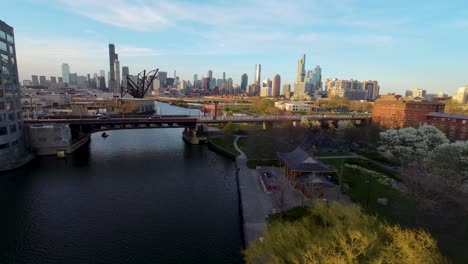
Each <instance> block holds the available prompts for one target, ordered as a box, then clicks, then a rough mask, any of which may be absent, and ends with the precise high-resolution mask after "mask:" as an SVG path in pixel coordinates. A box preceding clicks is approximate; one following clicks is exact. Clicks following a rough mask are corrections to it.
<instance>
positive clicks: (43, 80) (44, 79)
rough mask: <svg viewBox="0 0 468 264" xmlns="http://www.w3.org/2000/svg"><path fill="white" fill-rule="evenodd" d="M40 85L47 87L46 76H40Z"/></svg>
mask: <svg viewBox="0 0 468 264" xmlns="http://www.w3.org/2000/svg"><path fill="white" fill-rule="evenodd" d="M39 84H40V85H41V86H47V79H46V77H45V76H39Z"/></svg>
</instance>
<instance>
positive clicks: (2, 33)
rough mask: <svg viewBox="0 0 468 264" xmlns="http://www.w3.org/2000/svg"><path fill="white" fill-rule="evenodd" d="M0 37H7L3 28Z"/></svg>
mask: <svg viewBox="0 0 468 264" xmlns="http://www.w3.org/2000/svg"><path fill="white" fill-rule="evenodd" d="M0 39H6V34H5V32H4V31H3V30H0Z"/></svg>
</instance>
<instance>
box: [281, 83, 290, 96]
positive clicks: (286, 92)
mask: <svg viewBox="0 0 468 264" xmlns="http://www.w3.org/2000/svg"><path fill="white" fill-rule="evenodd" d="M283 95H284V98H286V99H289V98H291V85H290V84H285V85H283Z"/></svg>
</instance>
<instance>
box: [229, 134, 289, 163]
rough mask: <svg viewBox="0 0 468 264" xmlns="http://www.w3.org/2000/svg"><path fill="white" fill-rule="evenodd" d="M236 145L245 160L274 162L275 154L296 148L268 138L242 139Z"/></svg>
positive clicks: (251, 137) (250, 137) (253, 137)
mask: <svg viewBox="0 0 468 264" xmlns="http://www.w3.org/2000/svg"><path fill="white" fill-rule="evenodd" d="M237 143H238V145H239V147H240V149H241V150H242V151H244V152H245V154H246V155H247V158H249V159H252V160H265V159H267V160H274V159H276V152H289V151H292V150H294V148H295V147H296V146H293V145H290V144H286V143H283V142H281V141H278V140H275V139H274V138H271V137H268V136H249V137H242V138H240V139H239V141H238V142H237Z"/></svg>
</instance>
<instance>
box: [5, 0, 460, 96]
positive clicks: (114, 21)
mask: <svg viewBox="0 0 468 264" xmlns="http://www.w3.org/2000/svg"><path fill="white" fill-rule="evenodd" d="M0 2H5V3H3V4H1V6H2V15H1V16H0V19H1V20H3V21H5V22H6V23H8V24H10V25H11V26H13V27H14V28H15V36H16V46H17V57H18V65H19V72H20V79H21V80H23V79H30V78H31V77H30V75H32V74H37V75H47V76H51V75H52V76H56V75H59V74H60V65H61V63H62V62H67V63H69V64H70V67H71V71H72V72H78V73H79V74H83V75H84V74H87V73H91V74H92V73H95V72H99V70H101V69H105V70H106V71H109V69H108V67H109V66H108V51H107V45H108V43H109V42H113V43H115V45H116V50H117V52H118V53H119V59H120V63H121V65H122V66H124V65H128V66H129V67H130V73H131V74H136V73H137V72H139V71H141V70H143V69H154V68H160V70H162V71H167V72H169V73H171V74H172V72H173V70H177V73H178V75H179V76H180V77H181V78H183V79H190V80H191V79H192V78H193V74H194V73H197V74H198V75H199V76H202V75H206V72H207V71H208V70H209V69H211V70H213V74H214V77H215V78H220V77H221V76H222V72H223V71H225V72H226V76H229V77H232V78H233V79H234V82H235V83H239V82H240V76H241V75H242V73H247V74H248V76H249V83H250V82H252V80H253V76H254V71H255V64H256V63H261V64H262V79H266V78H267V77H270V78H272V77H273V76H274V74H276V73H278V74H280V75H281V78H282V83H292V82H293V81H294V79H295V74H296V73H295V71H296V65H297V60H298V59H299V58H300V56H301V54H303V53H305V54H306V55H307V58H306V69H312V68H313V67H315V65H320V66H321V67H322V69H323V70H322V71H323V72H322V74H323V78H324V79H325V78H333V77H337V78H340V79H347V78H354V79H359V80H364V79H373V80H378V81H379V82H380V85H381V90H382V91H383V92H391V91H395V92H399V93H402V92H404V90H406V89H412V88H415V87H420V88H423V89H426V90H428V92H439V91H444V92H447V93H449V94H452V93H454V92H455V90H456V89H457V88H458V87H461V86H463V85H466V84H468V64H467V62H468V44H467V43H468V2H467V1H466V0H465V1H449V0H447V1H431V0H427V1H407V0H404V1H402V0H395V1H374V0H372V1H370V0H369V1H368V0H366V1H357V0H356V1H354V0H290V1H286V0H283V1H278V0H268V1H258V0H239V1H214V0H204V1H189V0H162V1H157V0H126V1H124V0H112V1H111V0H15V1H11V0H0Z"/></svg>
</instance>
